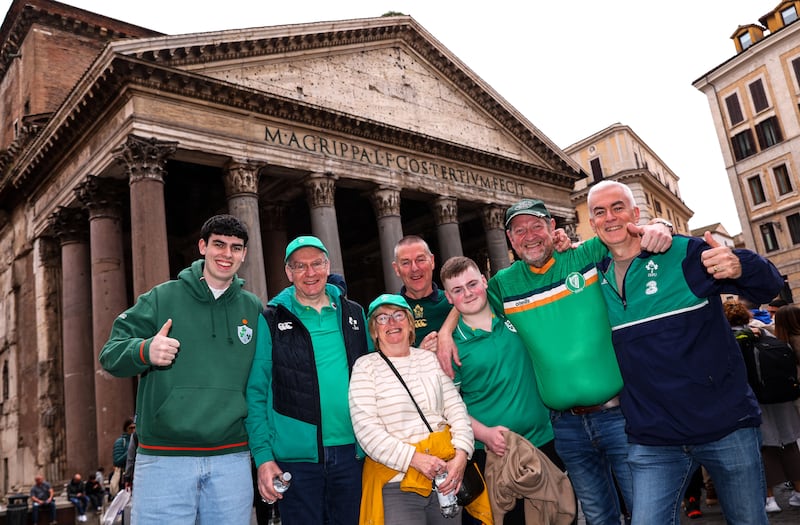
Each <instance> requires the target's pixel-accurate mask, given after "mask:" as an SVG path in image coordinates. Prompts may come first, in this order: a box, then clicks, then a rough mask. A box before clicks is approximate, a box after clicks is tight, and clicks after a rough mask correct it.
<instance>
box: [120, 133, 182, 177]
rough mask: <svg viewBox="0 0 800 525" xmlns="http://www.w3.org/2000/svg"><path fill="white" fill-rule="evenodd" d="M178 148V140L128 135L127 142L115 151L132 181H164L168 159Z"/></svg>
mask: <svg viewBox="0 0 800 525" xmlns="http://www.w3.org/2000/svg"><path fill="white" fill-rule="evenodd" d="M177 149H178V143H177V142H166V141H161V140H158V139H157V138H155V137H151V138H149V139H146V138H143V137H139V136H136V135H128V140H127V141H125V144H123V145H122V146H120V147H119V148H118V149H117V150H116V151H114V158H115V159H116V160H117V161H118V162H120V163H122V164H123V165H124V166H125V168H126V169H127V172H128V178H129V182H131V183H133V182H138V181H140V180H144V179H150V180H156V181H158V182H164V173H166V165H167V160H168V159H169V157H170V156H171V155H172V154H173V153H175V150H177Z"/></svg>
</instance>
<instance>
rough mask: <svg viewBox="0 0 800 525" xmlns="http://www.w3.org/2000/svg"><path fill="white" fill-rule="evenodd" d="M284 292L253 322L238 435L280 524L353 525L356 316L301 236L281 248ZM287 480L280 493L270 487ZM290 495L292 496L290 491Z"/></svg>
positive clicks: (359, 338) (317, 250)
mask: <svg viewBox="0 0 800 525" xmlns="http://www.w3.org/2000/svg"><path fill="white" fill-rule="evenodd" d="M285 262H286V276H287V277H288V279H289V281H290V282H291V283H292V286H289V287H288V288H286V289H285V290H283V291H282V292H281V293H280V294H278V296H277V297H275V298H274V299H272V300H271V301H270V302H269V305H268V306H267V308H266V309H265V310H264V315H263V316H262V317H261V318H260V319H259V323H258V324H259V333H260V334H261V337H260V338H259V340H258V345H257V348H256V355H255V359H254V360H253V368H252V371H251V373H250V379H249V381H248V384H247V406H248V414H247V431H248V433H249V435H250V449H251V451H252V454H253V458H254V459H255V463H256V465H257V467H258V489H259V492H260V493H261V496H262V498H264V499H265V500H266V501H270V502H271V501H275V500H278V499H280V500H281V503H280V511H281V522H282V523H283V524H284V525H305V524H308V523H324V522H326V521H329V522H330V523H338V524H347V525H356V524H357V523H358V513H359V507H360V502H361V467H362V463H363V462H362V459H360V458H359V457H358V456H359V452H358V451H357V450H356V438H355V434H354V432H353V425H352V423H351V422H350V406H349V404H348V397H347V391H348V387H349V384H350V372H351V370H352V367H353V364H354V363H355V361H356V359H358V358H359V357H360V356H362V355H364V354H365V353H367V351H368V350H369V349H370V346H371V343H370V342H368V339H369V338H368V337H367V323H366V319H365V317H364V309H363V308H362V307H361V306H360V305H359V304H358V303H355V302H354V301H350V300H349V299H347V298H345V297H344V296H343V295H342V294H341V289H340V288H339V287H338V286H336V285H333V284H328V283H327V279H328V274H329V266H330V262H329V260H328V250H327V249H326V248H325V246H324V245H323V244H322V241H320V240H319V239H318V238H316V237H312V236H301V237H298V238H296V239H295V240H293V241H292V242H291V243H289V245H288V246H287V248H286V256H285ZM282 472H290V473H291V474H292V485H293V486H292V487H291V488H289V490H288V491H286V492H285V493H283V494H279V493H278V492H276V491H275V487H274V486H273V480H274V478H275V476H277V475H279V474H281V473H282ZM295 487H296V488H295Z"/></svg>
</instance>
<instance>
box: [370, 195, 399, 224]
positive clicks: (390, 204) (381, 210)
mask: <svg viewBox="0 0 800 525" xmlns="http://www.w3.org/2000/svg"><path fill="white" fill-rule="evenodd" d="M370 200H371V201H372V207H373V208H374V209H375V216H376V217H377V218H379V219H380V218H382V217H390V216H399V215H400V190H399V189H397V188H386V187H383V188H378V189H377V190H375V191H373V192H372V193H371V194H370Z"/></svg>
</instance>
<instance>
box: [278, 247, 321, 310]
mask: <svg viewBox="0 0 800 525" xmlns="http://www.w3.org/2000/svg"><path fill="white" fill-rule="evenodd" d="M329 266H330V265H329V264H328V258H327V257H326V256H325V252H323V251H322V250H320V249H319V248H314V247H312V246H306V247H304V248H298V249H297V250H295V251H294V252H292V255H291V256H290V257H289V260H288V261H287V262H286V277H287V278H288V279H289V282H291V283H292V284H294V287H295V296H296V297H297V300H298V301H299V302H300V303H301V304H315V302H316V301H319V300H320V299H321V298H322V297H323V296H324V295H325V285H326V284H327V282H328V273H329Z"/></svg>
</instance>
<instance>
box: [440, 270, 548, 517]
mask: <svg viewBox="0 0 800 525" xmlns="http://www.w3.org/2000/svg"><path fill="white" fill-rule="evenodd" d="M441 279H442V286H443V287H444V293H445V296H446V297H447V300H448V302H449V303H450V304H452V305H453V307H454V308H455V309H456V310H457V311H458V313H459V319H458V325H457V327H456V329H455V331H454V332H453V339H454V340H455V342H456V344H457V345H458V348H459V355H460V357H461V365H460V366H454V367H453V368H454V371H455V379H454V382H455V384H456V385H457V386H459V387H460V389H461V397H462V398H463V399H464V403H465V404H466V405H467V409H468V411H469V415H470V419H471V420H472V431H473V433H474V434H475V440H476V443H475V453H474V454H473V459H474V460H475V462H476V463H477V464H478V467H479V468H480V469H481V472H483V471H484V467H485V464H486V450H489V451H491V452H493V453H494V454H497V455H498V456H502V455H504V454H505V453H506V441H505V437H504V434H505V433H506V432H507V431H509V430H511V431H513V432H516V433H517V434H519V435H521V436H522V437H524V438H525V439H527V440H528V441H530V442H531V443H533V445H535V446H536V447H537V448H539V449H540V450H541V451H542V452H544V453H545V454H546V455H547V457H549V458H550V460H551V461H552V462H553V463H555V464H556V465H557V466H558V467H559V468H560V469H562V470H564V465H563V463H562V461H561V458H559V457H558V454H557V453H556V450H555V445H554V444H553V428H552V426H551V425H550V410H549V409H548V408H547V407H546V406H545V405H544V403H543V402H542V399H541V397H539V390H538V389H537V387H536V376H535V375H534V372H533V363H532V362H531V358H530V356H529V354H528V351H527V349H526V348H525V344H524V343H523V342H522V339H520V337H519V336H518V335H517V331H516V329H515V328H514V326H513V325H512V324H511V323H510V322H508V321H506V320H505V319H503V318H502V317H499V316H497V315H496V314H495V312H494V310H492V308H491V306H489V300H488V297H487V293H486V290H487V288H488V285H487V282H486V277H484V276H483V275H482V274H481V272H480V270H479V269H478V265H477V264H475V261H473V260H472V259H470V258H468V257H451V258H450V259H448V260H447V262H445V263H444V266H442V270H441ZM512 392H513V395H509V394H510V393H512ZM512 516H513V518H512ZM524 522H525V514H524V506H523V504H522V501H521V500H520V501H518V503H517V506H516V507H515V508H514V510H513V511H512V512H509V513H508V514H507V515H506V518H505V521H504V523H506V524H509V523H524Z"/></svg>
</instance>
